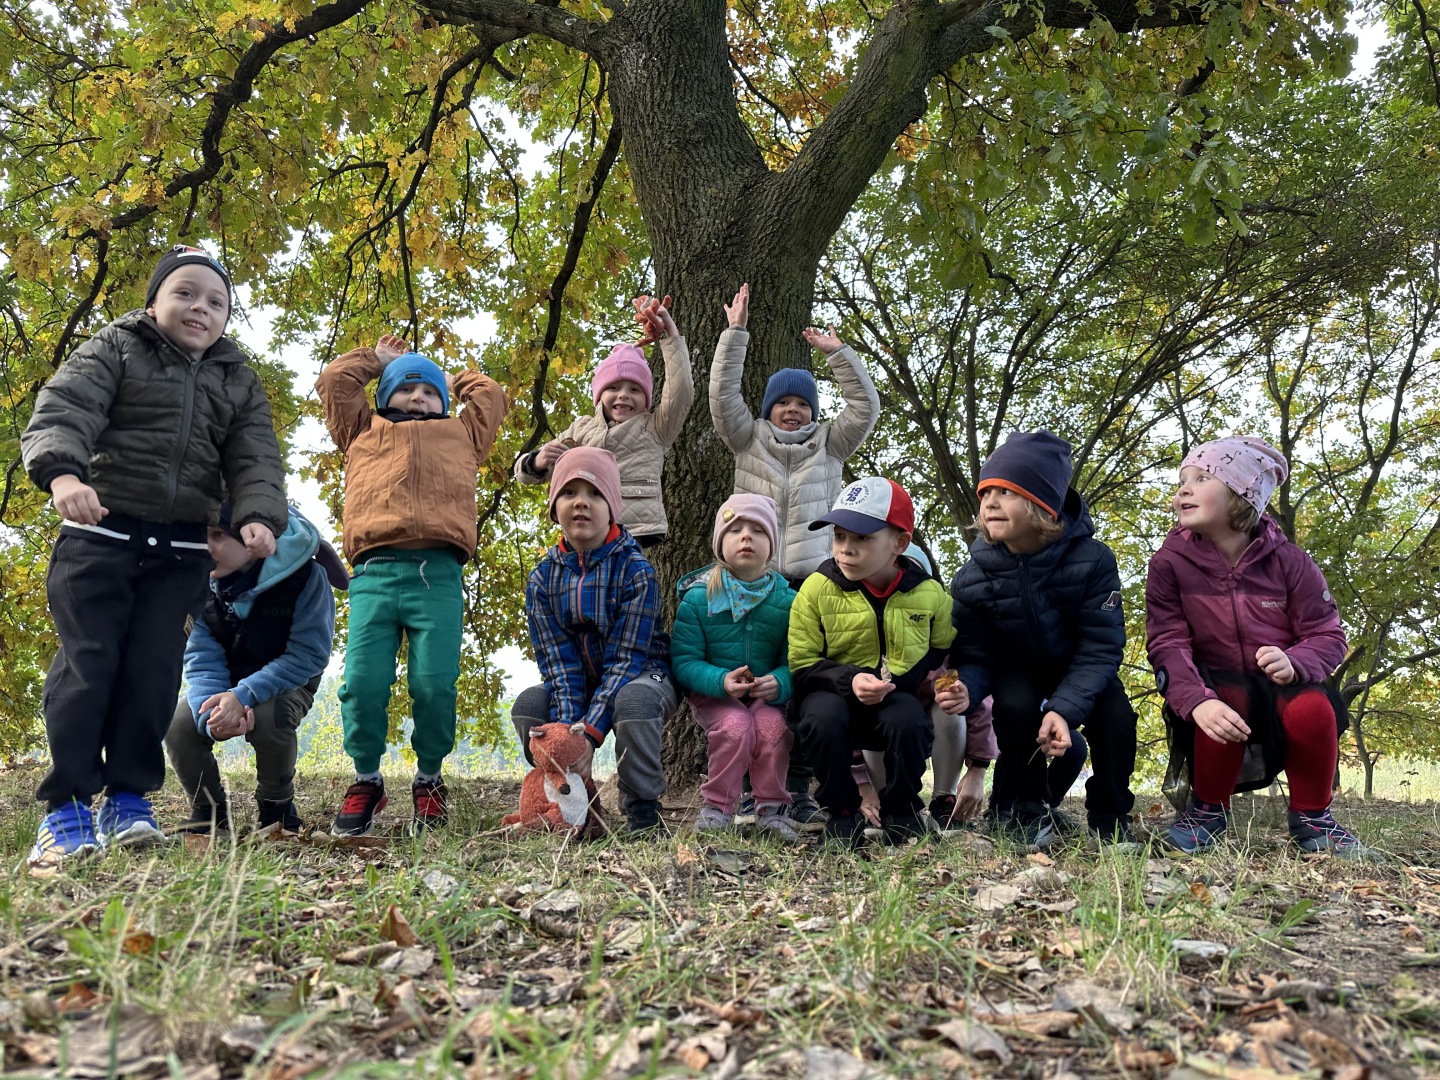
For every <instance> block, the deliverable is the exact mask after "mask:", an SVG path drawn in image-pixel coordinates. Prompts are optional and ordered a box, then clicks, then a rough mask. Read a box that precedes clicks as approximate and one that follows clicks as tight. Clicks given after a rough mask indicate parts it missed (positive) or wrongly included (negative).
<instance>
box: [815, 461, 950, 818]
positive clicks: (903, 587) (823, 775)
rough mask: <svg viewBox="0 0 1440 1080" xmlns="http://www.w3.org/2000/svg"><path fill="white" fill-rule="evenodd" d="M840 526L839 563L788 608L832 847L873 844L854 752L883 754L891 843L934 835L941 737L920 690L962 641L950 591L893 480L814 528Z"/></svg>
mask: <svg viewBox="0 0 1440 1080" xmlns="http://www.w3.org/2000/svg"><path fill="white" fill-rule="evenodd" d="M832 525H833V526H834V536H833V539H832V541H831V549H832V551H833V552H834V556H833V557H832V558H830V559H827V560H826V561H825V562H823V563H821V564H820V569H819V570H817V571H816V572H815V573H813V574H811V575H810V576H809V577H808V578H806V579H805V584H803V585H802V586H800V592H799V594H798V595H797V596H796V597H795V604H794V606H793V607H792V608H791V611H790V671H791V673H792V676H793V678H794V681H795V700H796V705H795V706H794V707H793V709H792V716H793V717H795V718H796V719H797V727H798V735H799V738H800V740H801V741H803V742H804V743H805V746H806V748H807V750H808V751H809V753H810V758H811V760H812V761H814V762H815V772H816V775H817V776H818V777H819V780H820V786H819V789H818V794H819V796H820V805H821V806H822V807H824V809H825V810H826V811H827V812H828V814H829V815H830V816H829V820H828V821H826V823H825V835H826V837H827V839H829V840H831V841H834V842H837V843H841V844H846V845H851V846H853V845H856V844H859V843H860V842H861V841H862V839H863V836H864V832H863V829H864V823H863V819H862V818H861V816H860V807H861V798H860V789H859V787H858V786H857V785H856V782H855V777H854V775H853V774H852V772H851V762H852V754H853V751H855V750H881V751H883V752H884V755H885V781H884V784H883V786H882V787H881V788H880V806H879V812H880V821H881V825H882V827H883V828H884V830H885V835H886V837H887V839H889V840H890V841H892V842H901V841H903V840H905V839H906V838H908V837H912V836H918V835H920V834H921V833H922V832H923V831H924V826H923V825H922V823H921V819H920V817H919V812H920V809H921V805H922V804H921V802H920V784H921V781H922V780H923V779H924V776H925V762H926V760H927V759H928V758H929V756H930V746H931V742H932V740H933V737H934V729H933V725H932V721H931V719H930V714H929V712H928V711H927V709H926V706H925V705H924V704H923V703H922V702H921V700H920V697H919V693H920V687H921V684H922V683H923V682H924V681H925V679H926V677H927V676H928V675H929V673H930V672H932V671H934V670H935V669H936V668H937V667H939V666H940V664H941V662H942V661H943V660H944V658H945V654H946V653H947V652H948V651H949V646H950V642H951V641H952V640H953V639H954V637H955V629H954V627H953V626H951V625H950V605H949V602H948V601H947V600H946V597H945V589H944V587H943V586H942V585H941V584H940V583H939V582H938V581H936V580H935V579H934V578H932V577H930V576H929V575H928V574H926V573H925V572H924V571H923V570H921V569H920V566H919V564H918V563H916V562H915V561H914V560H913V559H910V558H908V557H906V556H905V555H904V554H903V552H904V551H905V549H906V547H907V546H909V544H910V535H911V533H912V532H914V529H915V508H914V506H913V505H912V503H911V502H910V496H909V495H908V494H907V493H906V491H905V489H904V488H902V487H901V486H900V485H899V484H897V483H895V482H894V481H893V480H886V479H885V478H884V477H881V476H870V477H866V478H865V479H864V480H859V481H857V482H856V483H853V484H851V485H850V486H849V487H847V488H845V490H843V491H842V492H841V493H840V497H839V498H837V499H836V500H835V505H834V507H832V508H831V510H830V512H829V513H828V514H826V515H825V516H824V517H822V518H820V519H819V520H818V521H816V522H814V523H813V524H812V526H811V528H814V529H823V528H825V527H827V526H832Z"/></svg>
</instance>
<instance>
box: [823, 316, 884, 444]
mask: <svg viewBox="0 0 1440 1080" xmlns="http://www.w3.org/2000/svg"><path fill="white" fill-rule="evenodd" d="M836 340H837V341H838V339H836ZM825 362H826V363H828V364H829V365H830V370H831V371H832V372H834V374H835V381H836V382H837V383H839V384H840V393H841V396H843V397H844V398H845V407H844V408H843V409H841V410H840V415H839V416H837V417H836V418H835V419H834V421H832V422H831V425H830V438H829V439H828V440H827V441H826V443H825V448H826V450H827V451H828V452H829V454H830V456H831V457H836V458H839V459H840V460H841V461H844V460H845V459H846V458H848V457H850V455H851V454H853V453H855V451H856V450H858V449H860V444H861V443H863V442H864V441H865V440H866V439H867V438H868V437H869V436H870V432H872V431H874V430H875V422H876V421H877V420H879V419H880V395H879V394H877V393H876V392H875V384H874V383H873V382H871V381H870V373H869V372H868V371H866V370H865V365H864V363H863V362H862V361H861V360H860V357H858V356H856V355H855V350H854V349H852V348H851V347H850V346H849V345H845V344H841V345H840V347H839V348H838V349H836V350H835V351H833V352H830V353H827V354H826V356H825Z"/></svg>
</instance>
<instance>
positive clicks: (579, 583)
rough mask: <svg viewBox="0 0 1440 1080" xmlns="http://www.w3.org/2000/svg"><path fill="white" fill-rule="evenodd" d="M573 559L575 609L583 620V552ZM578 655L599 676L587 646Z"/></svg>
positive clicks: (591, 673)
mask: <svg viewBox="0 0 1440 1080" xmlns="http://www.w3.org/2000/svg"><path fill="white" fill-rule="evenodd" d="M575 559H576V561H577V562H579V564H580V576H579V577H578V578H576V579H575V610H576V612H578V613H579V615H580V618H581V619H582V620H583V619H584V618H585V574H586V569H585V552H583V551H577V552H575ZM595 629H596V630H599V629H600V624H599V623H598V622H597V623H596V624H595ZM580 657H581V659H582V661H583V662H584V664H585V668H586V670H587V671H588V672H589V674H590V675H592V676H593V677H595V678H596V679H598V678H599V677H600V673H599V672H598V671H596V670H595V664H594V663H593V662H592V661H591V659H590V650H589V649H588V648H585V647H584V646H583V645H582V646H581V648H580Z"/></svg>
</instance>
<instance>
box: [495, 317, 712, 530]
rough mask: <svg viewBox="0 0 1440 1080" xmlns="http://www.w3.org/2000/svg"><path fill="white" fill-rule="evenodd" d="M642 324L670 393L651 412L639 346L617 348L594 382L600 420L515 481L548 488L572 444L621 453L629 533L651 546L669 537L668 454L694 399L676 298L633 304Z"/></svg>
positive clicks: (546, 449) (530, 463)
mask: <svg viewBox="0 0 1440 1080" xmlns="http://www.w3.org/2000/svg"><path fill="white" fill-rule="evenodd" d="M635 313H636V318H638V319H639V320H640V322H641V323H642V324H643V325H644V327H645V337H644V338H642V339H641V344H642V345H643V344H646V343H648V342H650V341H654V340H658V341H659V342H660V354H661V355H662V356H663V357H664V358H665V387H664V391H663V392H662V394H661V397H660V400H659V402H657V403H656V404H655V407H654V408H653V409H652V408H651V407H650V405H651V402H650V399H651V396H652V394H653V392H654V389H655V381H654V379H653V377H652V376H651V374H650V365H649V363H647V362H646V360H645V352H644V350H643V349H642V348H641V347H640V345H616V346H615V347H614V348H613V349H611V350H610V355H609V356H607V357H606V358H605V359H604V360H602V361H600V365H599V366H598V367H597V368H596V369H595V377H594V378H593V379H591V381H590V392H591V396H592V397H593V398H594V400H595V415H594V416H582V417H580V418H578V419H577V420H576V421H575V422H574V423H572V424H571V425H570V426H569V427H568V428H566V429H565V430H564V431H562V432H561V433H560V434H559V436H558V437H556V438H554V439H552V440H551V441H550V442H548V443H546V444H545V445H544V446H542V447H540V449H539V450H536V451H534V452H533V453H530V454H525V455H523V456H522V457H521V458H520V460H518V461H517V462H515V479H517V480H519V481H520V482H521V483H523V484H543V483H545V482H546V481H547V480H549V479H550V476H551V473H552V470H553V469H554V468H555V462H557V461H559V460H560V456H561V455H562V454H564V453H565V452H566V451H567V450H569V449H570V448H571V447H574V446H598V447H601V448H602V449H605V450H609V451H610V452H611V453H613V454H614V455H615V460H616V461H617V462H618V463H619V465H620V491H621V494H622V495H623V496H624V498H625V511H624V515H625V516H624V518H623V520H622V521H621V524H623V525H624V526H625V528H626V530H627V531H628V532H629V533H630V534H631V535H632V536H634V537H635V539H636V540H638V541H639V542H640V546H641V547H642V548H648V547H651V546H653V545H655V544H658V543H660V541H662V540H664V539H665V533H666V530H667V529H668V528H669V522H668V521H667V519H666V517H665V499H664V496H663V494H662V492H661V489H660V481H661V476H662V474H663V473H664V469H665V452H666V451H667V450H669V449H670V447H671V445H672V444H673V443H674V442H675V440H676V439H677V438H679V436H680V429H681V428H682V427H684V426H685V418H686V417H687V416H689V415H690V406H691V404H693V403H694V401H695V381H694V379H693V378H692V377H691V374H690V350H689V349H687V348H686V347H685V339H684V338H683V337H681V336H680V331H679V329H678V328H677V327H676V326H675V320H674V319H673V318H671V316H670V297H668V296H667V297H665V299H664V300H652V299H650V298H649V297H647V296H642V297H638V298H636V300H635Z"/></svg>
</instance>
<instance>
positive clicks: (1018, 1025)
mask: <svg viewBox="0 0 1440 1080" xmlns="http://www.w3.org/2000/svg"><path fill="white" fill-rule="evenodd" d="M971 1019H973V1020H975V1021H977V1022H979V1023H982V1024H989V1025H990V1026H991V1027H995V1028H1000V1029H1002V1030H1003V1029H1006V1028H1009V1029H1011V1030H1014V1031H1023V1032H1025V1033H1026V1034H1029V1035H1045V1036H1057V1035H1065V1034H1068V1033H1069V1031H1070V1029H1071V1028H1073V1027H1078V1026H1079V1025H1080V1014H1079V1013H1073V1012H1061V1011H1060V1010H1058V1009H1047V1010H1045V1011H1044V1012H1037V1013H1019V1014H1016V1015H1014V1016H1002V1015H1000V1014H999V1013H978V1012H977V1013H974V1014H973V1015H972V1016H971Z"/></svg>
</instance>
